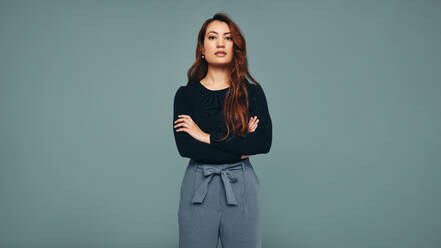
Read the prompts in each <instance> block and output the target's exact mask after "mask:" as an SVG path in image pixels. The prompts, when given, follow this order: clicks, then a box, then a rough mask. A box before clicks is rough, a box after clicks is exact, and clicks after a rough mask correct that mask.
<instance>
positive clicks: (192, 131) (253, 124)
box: [173, 115, 259, 159]
mask: <svg viewBox="0 0 441 248" xmlns="http://www.w3.org/2000/svg"><path fill="white" fill-rule="evenodd" d="M178 117H179V118H178V119H177V120H176V121H174V122H173V123H174V124H176V123H177V124H176V125H174V128H177V127H181V128H179V129H176V132H182V131H184V132H186V133H188V134H189V135H191V136H192V137H193V138H195V139H197V140H199V141H201V142H205V143H207V144H210V134H208V133H206V132H204V131H202V130H201V129H200V128H199V126H198V125H197V124H196V123H195V122H194V121H193V119H192V118H191V117H190V116H189V115H178ZM258 123H259V119H257V116H253V117H251V119H250V121H249V123H248V130H247V131H248V132H249V133H251V132H254V131H255V130H256V128H257V124H258ZM248 156H249V155H242V156H241V159H244V158H247V157H248Z"/></svg>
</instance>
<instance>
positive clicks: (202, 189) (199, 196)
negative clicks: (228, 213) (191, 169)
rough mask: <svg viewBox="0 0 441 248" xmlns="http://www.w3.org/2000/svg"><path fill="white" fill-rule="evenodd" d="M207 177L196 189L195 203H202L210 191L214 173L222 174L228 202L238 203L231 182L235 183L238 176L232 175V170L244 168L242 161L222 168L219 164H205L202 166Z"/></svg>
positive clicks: (230, 203) (231, 203)
mask: <svg viewBox="0 0 441 248" xmlns="http://www.w3.org/2000/svg"><path fill="white" fill-rule="evenodd" d="M202 169H203V172H204V176H205V179H204V181H203V182H202V183H201V184H200V185H199V187H198V189H197V190H196V192H195V194H194V196H193V200H192V202H194V203H202V202H203V201H204V198H205V196H206V195H207V192H208V183H209V182H210V181H211V178H212V177H213V176H214V175H221V178H222V181H223V184H224V188H225V194H226V196H227V202H228V204H229V205H237V200H236V197H235V196H234V192H233V188H232V186H231V184H230V183H235V182H236V181H237V178H236V177H233V176H232V175H231V172H232V171H237V170H243V171H245V170H244V165H243V163H242V162H240V164H238V165H234V166H231V167H227V168H223V169H220V168H219V166H207V165H204V166H203V167H202Z"/></svg>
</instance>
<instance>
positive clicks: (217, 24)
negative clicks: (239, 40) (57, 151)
mask: <svg viewBox="0 0 441 248" xmlns="http://www.w3.org/2000/svg"><path fill="white" fill-rule="evenodd" d="M219 51H222V52H225V54H216V53H217V52H219ZM202 54H203V55H204V56H205V60H206V61H207V63H208V64H211V65H227V64H229V63H230V62H231V60H232V59H233V40H232V37H231V34H230V28H229V27H228V24H226V23H225V22H221V21H218V20H214V21H212V22H210V24H208V26H207V31H206V32H205V38H204V47H203V49H202Z"/></svg>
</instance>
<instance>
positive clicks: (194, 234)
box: [178, 165, 221, 248]
mask: <svg viewBox="0 0 441 248" xmlns="http://www.w3.org/2000/svg"><path fill="white" fill-rule="evenodd" d="M203 179H204V176H203V174H202V172H201V171H200V170H198V169H197V167H196V166H194V165H189V166H188V167H187V169H186V171H185V175H184V178H183V181H182V184H181V193H180V203H179V211H178V222H179V248H217V247H218V243H219V221H220V215H221V213H220V211H219V210H220V209H219V196H220V192H219V190H220V187H216V186H215V185H220V181H219V177H215V178H212V181H211V182H210V187H209V188H208V192H207V195H206V197H205V200H204V202H203V203H202V204H196V203H192V197H193V195H194V191H195V187H197V185H199V184H200V183H201V182H202V180H203Z"/></svg>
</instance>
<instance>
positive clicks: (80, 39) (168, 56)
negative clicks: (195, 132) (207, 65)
mask: <svg viewBox="0 0 441 248" xmlns="http://www.w3.org/2000/svg"><path fill="white" fill-rule="evenodd" d="M217 11H224V12H226V13H227V14H229V15H230V16H231V17H232V18H233V20H235V21H236V22H237V24H238V25H239V27H240V28H241V30H242V31H243V33H244V35H245V38H246V40H247V45H248V46H247V49H248V60H249V66H250V71H251V73H252V75H253V76H254V77H255V78H256V79H257V80H258V81H259V82H260V83H261V84H262V85H263V86H264V90H265V93H266V95H267V99H268V104H269V109H270V113H271V117H272V120H273V145H272V148H271V151H270V153H269V154H264V155H256V156H251V161H252V163H253V165H254V168H255V170H256V173H257V174H258V176H259V178H260V180H261V184H262V186H261V197H262V201H263V202H262V208H263V212H262V213H263V244H264V246H263V247H265V248H268V247H277V248H285V247H286V248H291V247H299V248H324V247H326V248H328V247H330V248H334V247H335V248H337V247H338V248H346V247H347V248H349V247H350V248H353V247H357V248H372V247H376V248H380V247H381V248H382V247H384V248H392V247H417V248H426V247H430V248H438V247H441V235H440V234H441V211H440V210H441V155H440V154H441V107H440V106H441V52H440V51H441V49H440V44H441V32H440V29H439V28H440V24H441V2H440V1H398V0H396V1H393V0H390V1H360V0H358V1H349V0H348V1H327V0H322V1H231V0H230V1H1V2H0V63H1V66H0V81H1V84H0V118H1V121H0V135H1V136H0V165H1V167H0V247H2V248H3V247H5V248H9V247H11V248H12V247H45V248H48V247H57V248H58V247H82V248H83V247H124V248H128V247H155V248H162V247H164V248H172V247H177V244H178V223H177V210H178V203H179V187H180V183H181V180H182V177H183V173H184V170H185V168H186V166H187V162H188V159H187V158H182V157H180V156H179V154H178V151H177V149H176V146H175V143H174V142H175V141H174V137H173V128H172V110H173V105H172V104H173V97H174V94H175V92H176V89H177V88H178V87H179V86H180V85H184V84H185V83H186V72H187V69H188V68H189V67H190V66H191V64H192V63H193V61H194V54H195V51H194V50H195V46H196V36H197V34H198V31H199V28H200V27H201V25H202V23H203V21H204V20H205V19H207V18H209V17H211V16H212V15H213V14H214V13H216V12H217Z"/></svg>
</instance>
